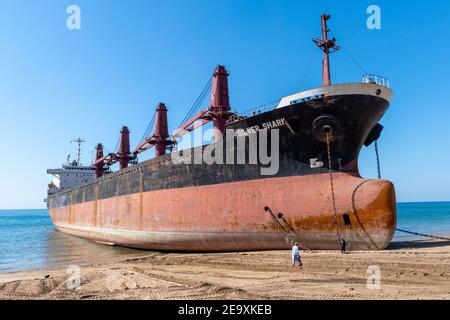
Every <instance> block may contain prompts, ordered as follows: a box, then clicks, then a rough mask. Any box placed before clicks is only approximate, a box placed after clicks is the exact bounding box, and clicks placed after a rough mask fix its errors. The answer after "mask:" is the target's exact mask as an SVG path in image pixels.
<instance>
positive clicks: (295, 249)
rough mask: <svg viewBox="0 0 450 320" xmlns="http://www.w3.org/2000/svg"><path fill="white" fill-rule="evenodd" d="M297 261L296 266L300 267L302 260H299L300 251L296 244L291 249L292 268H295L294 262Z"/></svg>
mask: <svg viewBox="0 0 450 320" xmlns="http://www.w3.org/2000/svg"><path fill="white" fill-rule="evenodd" d="M297 261H298V266H299V267H301V266H302V260H301V259H300V250H299V248H298V244H297V242H296V243H295V244H294V246H293V247H292V266H295V262H297Z"/></svg>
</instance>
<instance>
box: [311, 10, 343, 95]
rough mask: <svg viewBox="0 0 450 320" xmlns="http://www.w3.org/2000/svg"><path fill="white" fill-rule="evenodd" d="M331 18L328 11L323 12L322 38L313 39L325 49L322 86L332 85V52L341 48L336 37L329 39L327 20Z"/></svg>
mask: <svg viewBox="0 0 450 320" xmlns="http://www.w3.org/2000/svg"><path fill="white" fill-rule="evenodd" d="M330 18H331V16H330V15H327V14H326V13H324V14H322V16H321V20H322V39H313V41H314V43H315V44H316V45H317V46H318V47H319V48H320V49H321V50H322V51H323V60H322V86H324V87H329V86H331V76H330V53H332V52H335V51H337V50H339V46H338V45H336V39H335V38H332V39H328V31H330V30H328V27H327V20H329V19H330Z"/></svg>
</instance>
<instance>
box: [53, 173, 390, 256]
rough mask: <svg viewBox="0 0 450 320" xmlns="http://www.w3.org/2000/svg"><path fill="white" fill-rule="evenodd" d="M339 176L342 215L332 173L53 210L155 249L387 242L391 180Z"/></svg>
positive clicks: (124, 241)
mask: <svg viewBox="0 0 450 320" xmlns="http://www.w3.org/2000/svg"><path fill="white" fill-rule="evenodd" d="M334 183H335V188H336V190H338V191H337V192H336V194H335V197H336V207H337V208H336V209H337V216H336V219H335V216H334V214H333V209H332V201H331V191H330V186H329V176H328V175H327V174H321V175H308V176H295V177H283V178H268V179H264V181H261V180H253V181H241V182H236V183H226V184H220V185H208V186H200V187H189V188H180V189H176V190H159V191H151V192H142V193H136V194H132V195H124V196H118V197H113V198H108V199H102V200H96V201H89V202H84V203H81V204H75V205H69V206H66V207H61V208H58V209H50V213H51V217H52V220H53V221H54V223H55V225H56V227H57V228H58V230H60V231H64V232H66V233H69V234H72V235H76V236H81V237H85V238H88V239H91V240H94V241H99V242H102V243H110V244H117V245H122V246H127V247H135V248H143V249H152V250H177V251H238V250H271V249H286V248H288V247H289V243H288V241H287V238H293V239H295V240H297V241H298V242H299V243H300V244H301V245H302V246H304V247H307V248H310V249H337V248H338V240H339V238H338V232H339V233H340V234H341V235H342V236H343V237H345V238H346V239H347V242H348V243H349V246H350V248H351V249H353V250H367V249H370V250H380V249H383V248H385V247H386V246H387V244H388V243H389V242H390V240H391V239H392V236H393V234H394V231H395V226H396V214H395V193H394V189H393V186H392V184H391V183H390V182H388V181H384V180H366V179H361V178H358V177H355V176H352V175H348V174H335V175H334ZM214 194H217V195H218V196H217V197H214V196H211V195H214ZM236 199H239V201H236ZM268 209H270V210H268ZM344 215H347V216H348V218H347V221H345V219H344V218H343V217H344ZM348 220H349V221H348Z"/></svg>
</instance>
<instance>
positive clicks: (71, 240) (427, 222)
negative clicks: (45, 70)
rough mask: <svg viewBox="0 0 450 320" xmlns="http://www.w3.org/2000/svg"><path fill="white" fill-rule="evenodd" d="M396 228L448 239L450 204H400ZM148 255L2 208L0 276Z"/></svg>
mask: <svg viewBox="0 0 450 320" xmlns="http://www.w3.org/2000/svg"><path fill="white" fill-rule="evenodd" d="M397 228H398V229H403V230H408V231H413V232H417V233H425V234H432V235H436V236H449V235H450V201H440V202H399V203H397ZM421 239H427V238H425V237H421V236H415V235H411V234H406V233H402V232H399V231H397V232H396V233H395V235H394V238H393V240H392V242H400V241H412V240H421ZM146 253H148V251H145V250H135V249H129V248H123V247H118V246H107V245H102V244H97V243H94V242H91V241H89V240H86V239H81V238H78V237H74V236H70V235H67V234H64V233H61V232H58V231H56V230H55V227H54V225H53V223H52V221H51V219H50V216H49V214H48V211H47V209H0V273H1V272H15V271H23V270H32V269H53V268H60V267H67V266H69V265H86V264H93V263H102V262H109V261H112V260H116V261H117V260H122V259H126V258H133V257H138V256H142V255H145V254H146Z"/></svg>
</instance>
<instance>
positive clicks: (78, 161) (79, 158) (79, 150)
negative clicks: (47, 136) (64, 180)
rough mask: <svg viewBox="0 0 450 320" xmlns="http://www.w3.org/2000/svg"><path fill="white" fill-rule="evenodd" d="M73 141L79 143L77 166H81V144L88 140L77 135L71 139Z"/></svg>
mask: <svg viewBox="0 0 450 320" xmlns="http://www.w3.org/2000/svg"><path fill="white" fill-rule="evenodd" d="M70 142H71V143H73V142H75V143H76V144H77V166H81V144H82V143H83V142H86V140H84V139H81V138H80V137H77V138H75V139H73V140H72V141H70Z"/></svg>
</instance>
